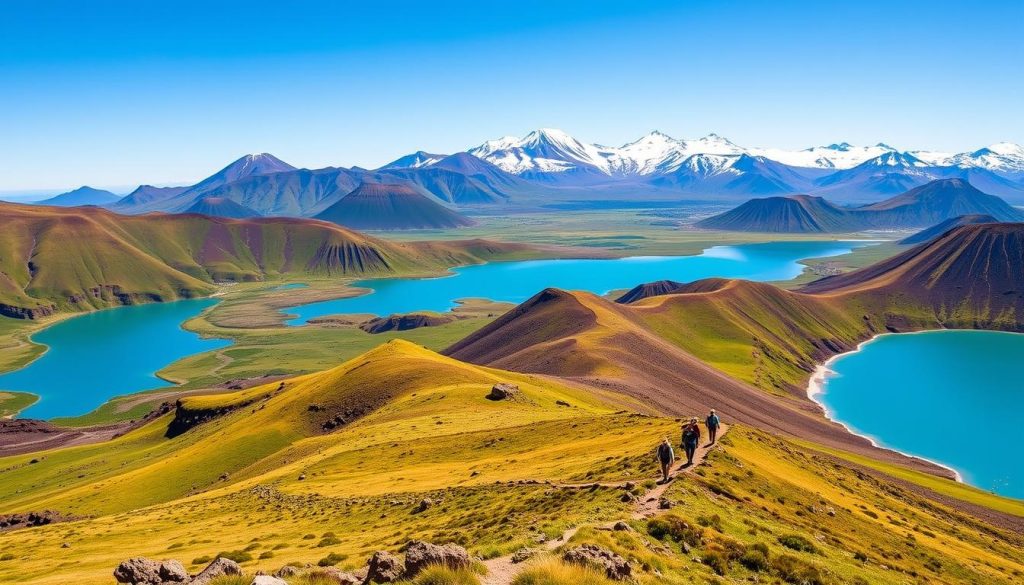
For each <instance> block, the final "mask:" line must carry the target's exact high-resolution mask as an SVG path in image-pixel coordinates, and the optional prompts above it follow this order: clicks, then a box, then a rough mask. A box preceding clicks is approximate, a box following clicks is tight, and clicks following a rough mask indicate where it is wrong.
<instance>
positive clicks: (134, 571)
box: [114, 557, 164, 585]
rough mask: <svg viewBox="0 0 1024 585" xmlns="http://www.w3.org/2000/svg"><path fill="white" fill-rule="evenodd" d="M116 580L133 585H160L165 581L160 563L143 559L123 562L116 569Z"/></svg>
mask: <svg viewBox="0 0 1024 585" xmlns="http://www.w3.org/2000/svg"><path fill="white" fill-rule="evenodd" d="M114 579H116V580H117V582H118V583H130V584H131V585H159V584H160V583H163V581H164V580H163V578H162V577H160V563H159V562H157V561H152V560H149V559H145V558H142V557H136V558H133V559H128V560H127V561H123V562H122V563H121V564H120V565H118V566H117V568H116V569H114Z"/></svg>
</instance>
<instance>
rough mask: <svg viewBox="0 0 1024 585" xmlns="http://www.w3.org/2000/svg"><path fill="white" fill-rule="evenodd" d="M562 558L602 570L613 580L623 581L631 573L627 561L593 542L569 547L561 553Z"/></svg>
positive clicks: (631, 567)
mask: <svg viewBox="0 0 1024 585" xmlns="http://www.w3.org/2000/svg"><path fill="white" fill-rule="evenodd" d="M562 560H564V561H565V562H567V563H570V564H574V565H583V566H587V567H592V568H595V569H598V570H600V571H603V572H604V574H605V575H606V576H607V577H608V578H609V579H613V580H615V581H625V580H627V579H629V578H630V577H631V576H632V574H633V566H632V565H630V564H629V561H627V560H626V559H624V558H622V557H620V556H619V555H617V554H615V553H613V552H612V551H610V550H608V549H606V548H601V547H599V546H596V545H593V544H584V545H582V546H577V547H575V548H570V549H569V550H567V551H565V553H564V554H563V555H562Z"/></svg>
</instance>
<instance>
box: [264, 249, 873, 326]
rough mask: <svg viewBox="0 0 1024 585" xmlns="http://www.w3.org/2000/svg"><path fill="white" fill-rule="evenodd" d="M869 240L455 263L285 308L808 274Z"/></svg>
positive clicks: (296, 314)
mask: <svg viewBox="0 0 1024 585" xmlns="http://www.w3.org/2000/svg"><path fill="white" fill-rule="evenodd" d="M867 245H871V242H866V241H831V242H771V243H766V244H741V245H737V246H715V247H713V248H708V249H707V250H705V251H704V253H702V254H700V255H695V256H634V257H630V258H616V259H592V260H528V261H522V262H492V263H489V264H478V265H474V266H462V267H459V268H454V269H452V271H451V272H452V274H451V275H450V276H446V277H440V278H426V279H424V278H419V279H410V278H381V279H374V280H363V281H359V282H356V283H355V286H358V287H362V288H368V289H371V290H372V292H370V293H369V294H365V295H361V296H357V297H349V298H344V299H334V300H330V301H321V302H317V303H309V304H306V305H299V306H296V307H289V308H287V309H284V310H283V312H284V313H286V314H288V315H289V316H293V318H292V319H290V320H289V321H288V324H289V325H302V324H304V323H306V322H307V321H309V320H310V319H315V318H317V317H323V316H326V315H340V314H361V313H368V314H372V315H378V316H386V315H391V314H394V313H409V312H413V311H438V312H443V311H448V310H450V309H452V308H454V307H455V305H456V303H455V301H456V300H458V299H466V298H485V299H490V300H492V301H505V302H511V303H521V302H523V301H525V300H526V299H528V298H530V297H531V296H533V295H535V294H537V293H538V292H539V291H541V290H543V289H545V288H547V287H556V288H562V289H567V290H586V291H590V292H593V293H597V294H605V293H607V292H609V291H613V290H618V289H627V288H632V287H634V286H636V285H638V284H641V283H645V282H653V281H655V280H664V279H668V280H676V281H679V282H690V281H694V280H700V279H702V278H711V277H723V278H743V279H747V280H758V281H773V280H789V279H792V278H796V277H797V276H799V275H800V274H801V273H802V272H803V270H804V266H803V265H802V264H800V263H799V261H800V260H805V259H808V258H826V257H830V256H839V255H842V254H847V253H849V252H850V251H852V250H853V249H855V248H860V247H863V246H867Z"/></svg>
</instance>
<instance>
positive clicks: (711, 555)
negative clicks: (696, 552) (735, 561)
mask: <svg viewBox="0 0 1024 585" xmlns="http://www.w3.org/2000/svg"><path fill="white" fill-rule="evenodd" d="M700 562H702V563H704V564H705V565H707V566H709V567H711V570H712V571H714V572H716V573H718V574H719V575H725V573H726V572H727V571H728V570H729V559H727V558H726V557H725V553H723V552H722V551H719V550H709V551H707V552H705V553H704V554H703V555H701V557H700Z"/></svg>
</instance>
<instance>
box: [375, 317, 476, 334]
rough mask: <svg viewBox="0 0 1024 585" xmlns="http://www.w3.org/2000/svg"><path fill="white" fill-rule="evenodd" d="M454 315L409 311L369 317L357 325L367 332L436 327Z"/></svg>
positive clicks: (450, 319)
mask: <svg viewBox="0 0 1024 585" xmlns="http://www.w3.org/2000/svg"><path fill="white" fill-rule="evenodd" d="M455 319H456V317H455V316H454V315H428V314H425V313H410V314H408V315H391V316H389V317H377V318H376V319H370V320H369V321H366V322H365V323H363V324H362V325H360V326H359V328H360V329H362V330H363V331H365V332H367V333H384V332H387V331H407V330H409V329H418V328H420V327H437V326H438V325H444V324H446V323H451V322H452V321H455Z"/></svg>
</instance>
